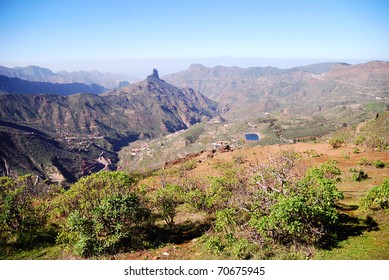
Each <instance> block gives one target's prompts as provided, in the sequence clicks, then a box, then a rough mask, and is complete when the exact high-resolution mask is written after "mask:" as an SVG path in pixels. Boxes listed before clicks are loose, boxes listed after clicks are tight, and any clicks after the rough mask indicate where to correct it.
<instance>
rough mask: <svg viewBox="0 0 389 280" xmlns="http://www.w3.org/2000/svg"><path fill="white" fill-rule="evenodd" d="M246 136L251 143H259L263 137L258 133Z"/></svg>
mask: <svg viewBox="0 0 389 280" xmlns="http://www.w3.org/2000/svg"><path fill="white" fill-rule="evenodd" d="M244 136H245V137H246V140H249V141H258V140H260V139H261V137H260V136H259V135H258V134H256V133H246V134H245V135H244Z"/></svg>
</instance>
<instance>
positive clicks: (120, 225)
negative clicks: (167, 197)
mask: <svg viewBox="0 0 389 280" xmlns="http://www.w3.org/2000/svg"><path fill="white" fill-rule="evenodd" d="M149 222H150V211H149V210H148V209H146V208H145V207H143V206H142V205H141V201H140V200H139V198H138V197H137V195H136V194H134V193H131V194H127V195H122V194H120V193H114V194H112V195H111V196H109V197H106V198H105V199H103V200H102V201H101V202H100V204H99V205H98V206H96V207H95V208H94V209H93V210H92V212H91V214H90V215H85V214H83V213H82V212H80V211H78V210H74V211H72V212H71V213H70V214H69V216H68V218H67V220H66V224H65V225H64V227H63V229H62V231H61V233H60V235H59V237H58V242H60V243H65V244H67V245H68V246H69V247H71V248H72V249H73V251H74V253H76V254H78V255H80V256H83V257H90V256H94V255H98V254H102V253H111V254H112V253H117V252H118V251H119V250H120V249H121V248H123V247H130V248H134V247H135V248H136V247H138V246H139V244H141V243H142V241H143V235H142V234H143V232H144V231H145V229H146V228H147V225H148V224H149ZM124 241H125V243H126V245H124Z"/></svg>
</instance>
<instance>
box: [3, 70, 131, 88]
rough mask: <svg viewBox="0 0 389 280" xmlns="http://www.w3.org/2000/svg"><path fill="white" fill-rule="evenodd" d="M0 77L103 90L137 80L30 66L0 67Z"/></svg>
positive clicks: (115, 75)
mask: <svg viewBox="0 0 389 280" xmlns="http://www.w3.org/2000/svg"><path fill="white" fill-rule="evenodd" d="M0 75H3V76H6V77H9V78H19V79H22V80H27V81H31V82H48V83H59V84H71V83H82V84H86V85H92V84H98V85H100V86H103V87H105V88H116V87H118V86H120V81H136V80H138V79H137V78H134V77H128V76H127V75H123V74H112V73H101V72H99V71H96V70H95V71H76V72H67V71H60V72H57V73H54V72H53V71H51V70H50V69H47V68H42V67H39V66H34V65H30V66H27V67H14V68H7V67H4V66H0Z"/></svg>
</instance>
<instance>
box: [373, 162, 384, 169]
mask: <svg viewBox="0 0 389 280" xmlns="http://www.w3.org/2000/svg"><path fill="white" fill-rule="evenodd" d="M373 164H374V166H375V168H384V167H385V163H384V162H383V161H381V160H376V161H374V162H373Z"/></svg>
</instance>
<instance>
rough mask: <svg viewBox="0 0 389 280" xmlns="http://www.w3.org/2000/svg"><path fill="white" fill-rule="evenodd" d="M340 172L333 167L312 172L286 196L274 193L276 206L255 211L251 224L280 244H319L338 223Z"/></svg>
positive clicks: (292, 187)
mask: <svg viewBox="0 0 389 280" xmlns="http://www.w3.org/2000/svg"><path fill="white" fill-rule="evenodd" d="M339 174H340V170H339V169H338V168H337V167H335V166H333V165H331V164H324V165H322V166H321V167H315V168H311V169H309V170H308V171H307V174H306V176H305V177H304V178H302V179H301V180H300V181H299V182H298V183H297V184H296V185H295V186H291V187H290V189H289V191H288V192H287V193H285V192H284V193H272V194H270V195H271V196H273V198H272V200H273V203H271V204H270V206H269V207H268V208H267V209H261V210H260V211H256V212H254V213H253V215H252V216H251V220H250V224H251V225H252V226H253V228H255V229H256V230H257V231H258V232H259V233H260V234H261V235H262V236H264V237H268V238H270V239H272V240H274V241H278V242H281V243H291V242H292V243H300V244H316V243H317V242H319V241H320V239H321V238H323V237H324V236H326V235H327V233H328V231H329V230H330V228H331V226H332V225H334V224H336V223H337V222H338V220H339V216H338V213H337V211H336V207H335V202H336V201H337V200H340V199H342V198H343V195H342V193H341V192H340V191H338V190H337V188H336V183H337V182H338V181H339V180H338V177H337V176H338V175H339Z"/></svg>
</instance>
